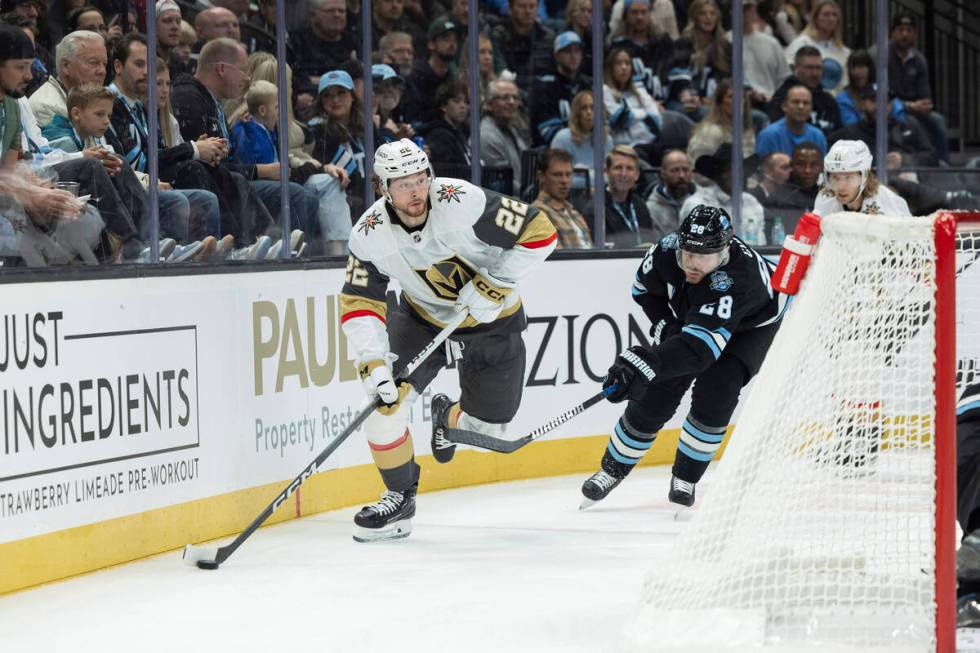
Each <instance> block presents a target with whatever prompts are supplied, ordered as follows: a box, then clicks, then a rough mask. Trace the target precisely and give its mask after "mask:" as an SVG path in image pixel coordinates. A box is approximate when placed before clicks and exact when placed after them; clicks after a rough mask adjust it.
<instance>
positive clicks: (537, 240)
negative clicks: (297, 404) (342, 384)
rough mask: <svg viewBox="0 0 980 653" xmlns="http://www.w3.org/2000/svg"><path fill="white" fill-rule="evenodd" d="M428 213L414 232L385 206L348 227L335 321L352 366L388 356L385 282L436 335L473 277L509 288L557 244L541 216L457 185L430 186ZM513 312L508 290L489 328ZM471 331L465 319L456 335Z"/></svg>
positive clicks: (517, 307) (444, 181) (515, 306)
mask: <svg viewBox="0 0 980 653" xmlns="http://www.w3.org/2000/svg"><path fill="white" fill-rule="evenodd" d="M429 205H430V208H429V215H428V218H427V220H426V222H425V224H424V225H423V226H422V228H421V229H418V230H414V231H409V230H407V229H405V228H404V227H403V226H402V225H401V223H400V221H399V220H398V217H397V215H396V214H395V212H394V210H393V209H391V208H390V207H389V205H388V203H387V202H386V201H385V200H384V199H379V200H378V201H377V202H375V203H374V204H372V205H371V206H370V207H369V208H368V210H367V211H365V212H364V215H362V216H361V218H360V220H358V221H357V223H356V224H355V225H354V229H353V231H352V233H351V237H350V243H349V246H350V252H351V254H350V257H349V258H348V262H347V277H346V280H345V283H344V288H343V290H342V292H341V296H340V320H341V324H342V325H343V329H344V334H345V335H346V336H347V339H348V342H350V344H351V346H352V347H353V349H354V352H355V354H356V356H357V359H358V360H359V361H363V360H370V359H374V358H380V357H381V356H383V355H384V354H386V353H387V352H388V351H389V349H388V333H387V328H386V322H385V319H386V303H385V298H386V295H387V291H388V283H389V281H390V280H391V279H396V280H397V281H398V283H399V285H400V286H401V290H402V298H403V300H404V301H405V302H406V303H407V304H408V308H409V310H410V311H412V312H413V313H414V314H416V315H417V316H418V317H420V318H421V319H423V320H425V321H426V322H429V323H430V324H432V325H433V326H435V327H437V328H441V327H443V326H445V325H446V324H447V323H448V322H450V321H451V320H452V317H453V314H454V306H455V303H456V300H457V297H458V295H459V291H460V290H462V289H463V286H465V285H466V284H467V283H468V282H469V281H470V279H472V278H473V276H474V275H475V274H476V273H477V272H478V271H480V270H486V271H487V272H488V273H489V274H490V275H491V276H492V277H494V278H496V279H499V280H501V281H508V282H512V283H516V282H518V281H520V280H521V279H522V278H524V277H525V276H526V275H527V274H528V273H529V272H530V271H531V270H532V269H533V268H534V267H535V266H537V265H538V264H540V263H541V262H542V261H543V260H544V259H546V258H547V257H548V255H549V254H550V253H551V252H552V251H553V250H554V248H555V245H556V242H557V240H558V234H557V232H556V231H555V228H554V226H553V225H552V224H551V221H550V220H549V219H548V217H547V216H546V215H545V214H544V213H543V212H541V211H539V210H538V209H536V208H534V207H531V206H529V205H527V204H525V203H524V202H519V201H517V200H515V199H512V198H510V197H507V196H505V195H500V194H499V193H495V192H493V191H489V190H485V189H483V188H480V187H478V186H474V185H473V184H470V183H469V182H467V181H463V180H461V179H451V178H443V177H437V178H436V179H434V180H433V181H432V185H431V188H430V191H429ZM520 312H521V297H520V292H519V290H518V289H515V290H514V291H513V292H511V293H508V295H507V299H506V300H505V302H504V309H503V310H502V311H501V313H500V317H498V318H497V321H496V322H494V323H492V324H494V325H495V324H497V323H499V322H502V321H504V320H508V319H511V318H513V317H515V316H518V314H519V313H520ZM521 319H523V314H522V313H521ZM477 326H482V327H483V328H486V325H479V324H478V323H477V322H476V321H474V320H473V319H472V318H468V319H467V320H466V321H465V322H463V324H462V326H461V327H460V330H461V331H463V332H465V331H466V330H467V329H472V328H473V327H477Z"/></svg>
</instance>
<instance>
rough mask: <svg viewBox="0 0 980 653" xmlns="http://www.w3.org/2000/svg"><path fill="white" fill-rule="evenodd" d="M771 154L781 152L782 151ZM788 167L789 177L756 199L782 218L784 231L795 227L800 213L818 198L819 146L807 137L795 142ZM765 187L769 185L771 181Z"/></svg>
mask: <svg viewBox="0 0 980 653" xmlns="http://www.w3.org/2000/svg"><path fill="white" fill-rule="evenodd" d="M772 156H773V157H775V156H782V153H776V154H773V155H772ZM789 167H790V172H789V178H788V179H787V180H786V182H784V183H783V184H780V185H778V186H775V187H774V188H773V190H772V191H771V192H770V193H769V194H768V195H766V197H765V198H764V199H760V200H759V201H760V202H762V205H763V206H764V207H765V208H766V211H767V213H769V214H770V215H773V216H777V215H778V216H780V217H781V218H782V219H783V228H784V230H785V231H786V232H787V233H790V232H792V231H793V229H795V228H796V221H797V220H798V219H799V216H801V215H802V214H803V213H804V212H806V211H812V210H813V204H814V202H816V201H817V193H818V192H820V175H821V174H822V173H823V152H822V151H821V150H820V146H818V145H817V144H816V143H813V142H810V141H804V142H803V143H800V144H799V145H797V146H796V147H795V148H793V156H792V157H791V158H790V165H789ZM764 183H765V182H764ZM765 187H766V188H767V189H768V188H769V187H770V185H769V184H767V185H766V186H765ZM756 197H758V194H756ZM794 217H795V219H794Z"/></svg>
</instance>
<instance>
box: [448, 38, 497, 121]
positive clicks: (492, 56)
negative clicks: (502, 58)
mask: <svg viewBox="0 0 980 653" xmlns="http://www.w3.org/2000/svg"><path fill="white" fill-rule="evenodd" d="M477 43H479V45H478V46H477V56H476V61H477V64H479V66H480V106H483V104H484V103H485V102H486V101H487V98H488V97H489V91H488V89H489V88H490V82H492V81H494V80H495V79H497V69H496V66H495V63H494V62H495V61H496V53H495V52H494V47H493V41H492V40H491V39H490V37H489V36H487V35H486V34H479V35H478V36H477ZM469 48H470V46H469V39H465V40H464V41H463V44H462V45H461V46H460V49H459V51H460V52H461V53H462V54H461V56H460V58H459V73H458V75H457V79H459V81H461V82H462V83H464V84H466V87H467V88H469V85H470V55H469V52H470V49H469Z"/></svg>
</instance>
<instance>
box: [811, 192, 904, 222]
mask: <svg viewBox="0 0 980 653" xmlns="http://www.w3.org/2000/svg"><path fill="white" fill-rule="evenodd" d="M849 210H850V209H845V208H844V207H843V206H841V203H840V202H838V201H837V198H836V197H834V196H833V195H828V194H827V193H826V192H824V191H823V190H821V191H820V192H819V193H817V201H816V202H815V203H814V205H813V212H814V213H816V214H817V215H819V216H820V217H826V216H828V215H833V214H834V213H841V212H846V211H849ZM858 213H867V214H868V215H891V216H911V215H912V212H911V211H910V210H909V205H908V204H907V203H906V202H905V200H903V199H902V198H901V196H899V195H898V194H897V193H896V192H895V191H893V190H892V189H890V188H887V187H885V186H884V185H882V186H879V187H878V192H877V193H875V194H874V195H872V196H871V197H866V198H864V202H863V203H862V204H861V210H860V211H858Z"/></svg>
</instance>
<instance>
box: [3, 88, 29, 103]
mask: <svg viewBox="0 0 980 653" xmlns="http://www.w3.org/2000/svg"><path fill="white" fill-rule="evenodd" d="M4 94H5V95H6V96H7V97H9V98H13V99H15V100H19V99H21V98H22V97H24V96H25V95H27V85H24V86H18V87H17V88H15V89H14V90H12V91H8V90H7V89H4Z"/></svg>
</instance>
